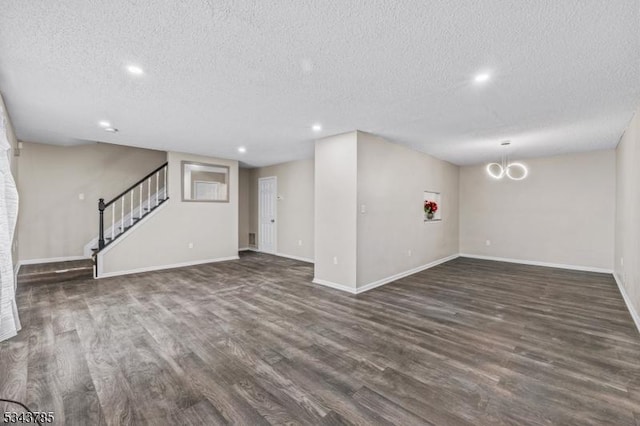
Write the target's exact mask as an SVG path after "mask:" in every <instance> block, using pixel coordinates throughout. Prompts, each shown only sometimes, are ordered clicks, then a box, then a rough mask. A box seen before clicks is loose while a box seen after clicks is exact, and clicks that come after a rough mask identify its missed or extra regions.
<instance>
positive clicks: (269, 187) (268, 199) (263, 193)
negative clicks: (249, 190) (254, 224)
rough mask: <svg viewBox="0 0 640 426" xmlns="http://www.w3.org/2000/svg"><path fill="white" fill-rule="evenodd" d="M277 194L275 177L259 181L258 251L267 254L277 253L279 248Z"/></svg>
mask: <svg viewBox="0 0 640 426" xmlns="http://www.w3.org/2000/svg"><path fill="white" fill-rule="evenodd" d="M277 193H278V181H277V179H276V177H275V176H273V177H266V178H260V179H258V221H259V223H258V249H259V250H260V251H264V252H266V253H275V252H276V247H277V241H276V236H277V233H278V223H277V222H276V216H277V212H278V205H277V202H278V201H277Z"/></svg>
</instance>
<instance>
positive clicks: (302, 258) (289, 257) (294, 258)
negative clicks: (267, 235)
mask: <svg viewBox="0 0 640 426" xmlns="http://www.w3.org/2000/svg"><path fill="white" fill-rule="evenodd" d="M273 255H274V256H280V257H286V258H287V259H293V260H299V261H301V262H307V263H314V260H313V259H309V258H308V257H300V256H293V255H290V254H284V253H273Z"/></svg>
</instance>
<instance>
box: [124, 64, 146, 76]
mask: <svg viewBox="0 0 640 426" xmlns="http://www.w3.org/2000/svg"><path fill="white" fill-rule="evenodd" d="M127 71H129V73H130V74H133V75H142V74H144V70H143V69H142V68H140V67H139V66H137V65H127Z"/></svg>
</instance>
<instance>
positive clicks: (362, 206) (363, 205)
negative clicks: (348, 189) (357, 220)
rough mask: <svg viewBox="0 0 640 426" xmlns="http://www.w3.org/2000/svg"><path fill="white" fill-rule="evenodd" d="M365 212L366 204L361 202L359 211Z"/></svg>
mask: <svg viewBox="0 0 640 426" xmlns="http://www.w3.org/2000/svg"><path fill="white" fill-rule="evenodd" d="M366 212H367V206H366V204H362V205H361V206H360V213H362V214H365V213H366Z"/></svg>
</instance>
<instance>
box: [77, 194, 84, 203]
mask: <svg viewBox="0 0 640 426" xmlns="http://www.w3.org/2000/svg"><path fill="white" fill-rule="evenodd" d="M78 200H80V201H84V193H82V192H81V193H79V194H78Z"/></svg>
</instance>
